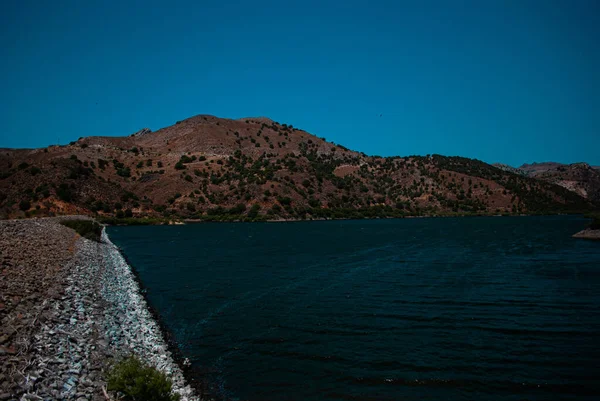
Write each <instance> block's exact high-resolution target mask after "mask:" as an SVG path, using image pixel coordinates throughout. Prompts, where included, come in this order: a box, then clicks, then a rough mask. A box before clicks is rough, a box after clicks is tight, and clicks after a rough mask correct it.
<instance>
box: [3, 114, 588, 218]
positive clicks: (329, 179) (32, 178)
mask: <svg viewBox="0 0 600 401" xmlns="http://www.w3.org/2000/svg"><path fill="white" fill-rule="evenodd" d="M0 168H1V171H2V176H1V180H0V210H1V212H2V215H3V216H4V217H15V216H20V215H25V214H26V215H47V214H55V213H73V212H78V213H90V214H91V213H98V214H100V215H106V216H115V215H118V216H122V215H125V214H126V215H131V216H165V217H168V216H173V215H175V216H177V217H187V218H203V219H220V220H224V219H280V218H323V217H326V218H335V217H385V216H405V215H439V214H454V213H460V214H464V213H469V214H470V213H478V214H481V213H483V214H496V213H534V212H535V213H538V212H543V213H549V212H568V211H585V210H590V209H592V208H593V207H594V206H593V205H592V204H591V203H590V202H588V201H586V200H585V199H583V198H582V197H581V196H578V195H576V194H574V193H572V192H570V191H567V190H565V189H564V188H562V187H560V186H557V185H554V184H551V183H547V182H544V181H539V180H535V179H532V178H528V177H524V176H520V175H517V174H513V173H511V172H507V171H503V170H500V169H498V168H495V167H493V166H490V165H488V164H485V163H482V162H479V161H477V160H472V159H465V158H458V157H452V158H450V157H443V156H438V155H434V156H427V157H421V156H414V157H403V158H400V157H396V158H380V157H368V156H366V155H364V154H361V153H357V152H354V151H350V150H348V149H346V148H344V147H343V146H340V145H335V144H332V143H329V142H326V141H325V140H324V139H321V138H318V137H316V136H314V135H311V134H309V133H307V132H305V131H302V130H299V129H296V128H294V127H293V126H288V125H285V124H279V123H276V122H273V121H271V120H269V119H267V118H264V117H261V118H243V119H238V120H229V119H222V118H217V117H214V116H208V115H199V116H195V117H192V118H189V119H186V120H183V121H179V122H177V123H176V124H175V125H172V126H170V127H166V128H163V129H160V130H158V131H156V132H151V131H150V130H147V129H144V130H141V131H140V132H138V133H136V134H133V135H131V136H128V137H88V138H80V139H79V140H78V141H76V142H73V143H71V144H70V145H68V146H50V147H48V148H44V149H34V150H22V149H20V150H14V149H3V150H1V151H0Z"/></svg>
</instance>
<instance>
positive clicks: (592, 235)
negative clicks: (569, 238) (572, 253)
mask: <svg viewBox="0 0 600 401" xmlns="http://www.w3.org/2000/svg"><path fill="white" fill-rule="evenodd" d="M573 238H583V239H594V240H600V230H592V229H591V228H586V229H585V230H582V231H579V232H578V233H577V234H574V235H573Z"/></svg>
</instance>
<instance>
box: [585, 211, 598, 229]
mask: <svg viewBox="0 0 600 401" xmlns="http://www.w3.org/2000/svg"><path fill="white" fill-rule="evenodd" d="M586 217H589V218H591V219H592V222H591V223H590V226H589V227H590V228H591V229H592V230H600V213H593V214H589V215H587V216H586Z"/></svg>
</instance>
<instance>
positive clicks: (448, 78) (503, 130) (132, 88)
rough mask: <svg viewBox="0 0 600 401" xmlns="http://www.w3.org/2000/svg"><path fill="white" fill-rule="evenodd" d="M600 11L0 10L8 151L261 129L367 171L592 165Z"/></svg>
mask: <svg viewBox="0 0 600 401" xmlns="http://www.w3.org/2000/svg"><path fill="white" fill-rule="evenodd" d="M599 19H600V2H598V1H596V0H589V1H588V0H577V1H571V0H565V1H552V0H544V1H539V0H531V1H527V0H523V1H517V0H486V1H480V0H474V1H461V0H438V1H430V0H422V1H418V0H415V1H376V0H370V1H354V0H347V1H325V0H321V1H310V0H304V1H294V0H289V1H280V0H278V1H227V0H220V1H219V0H215V1H201V0H196V1H189V2H185V1H176V0H171V1H168V2H167V1H161V2H156V1H128V0H123V1H119V2H117V1H105V0H103V1H94V0H86V1H79V0H77V1H71V0H61V1H48V0H36V1H29V0H6V1H4V2H2V4H1V5H0V55H1V60H2V61H1V62H0V147H43V146H47V145H50V144H57V143H60V144H66V143H68V142H70V141H73V140H76V139H77V138H79V137H82V136H91V135H109V136H124V135H129V134H131V133H133V132H135V131H137V130H139V129H141V128H143V127H149V128H151V129H152V130H157V129H159V128H161V127H165V126H169V125H172V124H174V123H175V122H176V121H177V120H182V119H185V118H187V117H191V116H194V115H197V114H212V115H216V116H218V117H225V118H241V117H248V116H266V117H269V118H272V119H273V120H275V121H278V122H280V123H287V124H293V125H294V126H295V127H299V128H302V129H304V130H307V131H308V132H310V133H312V134H315V135H317V136H320V137H325V138H326V139H327V140H330V141H333V142H335V143H339V144H342V145H344V146H346V147H349V148H351V149H353V150H357V151H362V152H365V153H367V154H370V155H382V156H391V155H400V156H406V155H414V154H419V155H425V154H432V153H439V154H444V155H459V156H465V157H471V158H477V159H480V160H483V161H486V162H489V163H493V162H502V163H507V164H511V165H515V166H518V165H520V164H522V163H525V162H527V163H531V162H542V161H550V160H552V161H558V162H563V163H573V162H578V161H585V162H588V163H590V164H595V165H600V151H599V149H600V22H599Z"/></svg>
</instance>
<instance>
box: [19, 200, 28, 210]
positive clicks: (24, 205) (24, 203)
mask: <svg viewBox="0 0 600 401" xmlns="http://www.w3.org/2000/svg"><path fill="white" fill-rule="evenodd" d="M19 209H21V210H22V211H26V210H29V209H31V203H30V202H29V201H28V200H22V201H21V202H20V203H19Z"/></svg>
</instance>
